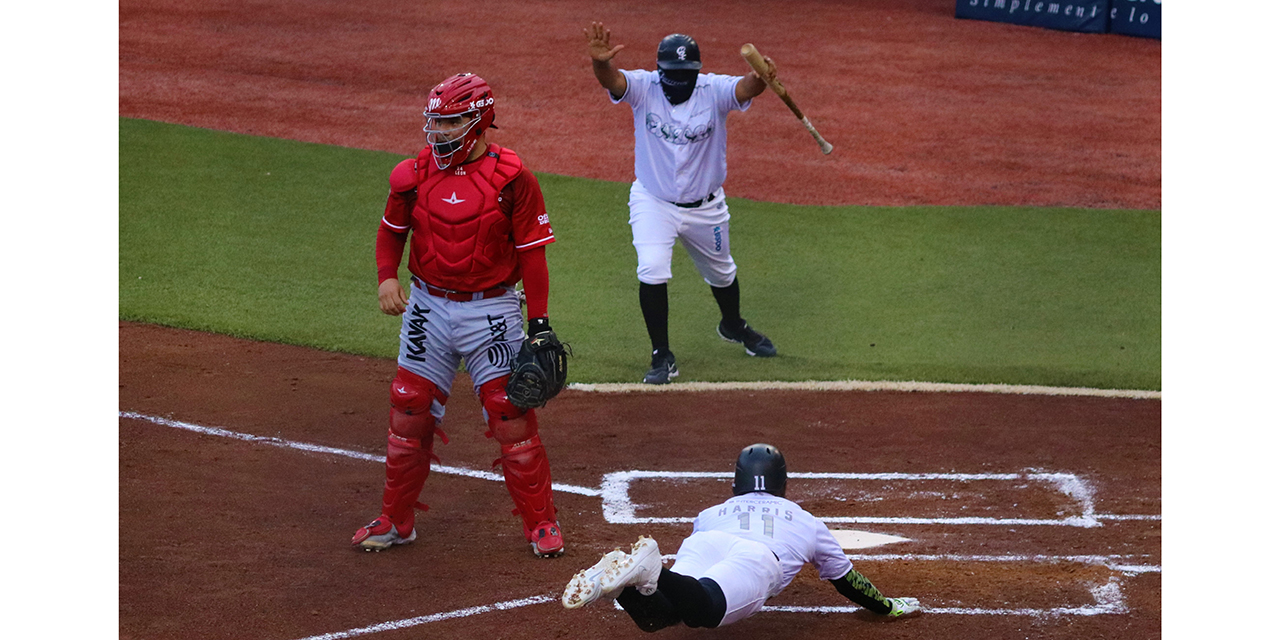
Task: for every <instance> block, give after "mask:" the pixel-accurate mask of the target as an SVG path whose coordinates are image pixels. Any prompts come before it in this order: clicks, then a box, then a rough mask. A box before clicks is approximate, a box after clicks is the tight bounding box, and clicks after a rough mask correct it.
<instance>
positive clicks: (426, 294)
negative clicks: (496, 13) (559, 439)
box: [351, 73, 564, 557]
mask: <svg viewBox="0 0 1280 640" xmlns="http://www.w3.org/2000/svg"><path fill="white" fill-rule="evenodd" d="M423 115H424V116H425V117H426V126H425V127H423V130H424V131H425V132H426V138H427V146H426V147H425V148H423V150H422V151H421V153H419V154H418V157H417V158H416V159H408V160H404V161H403V162H401V163H400V164H398V165H396V167H395V169H394V170H392V172H391V178H390V181H391V193H390V195H389V196H388V197H387V206H386V212H385V214H384V216H383V218H382V225H381V227H380V228H379V229H378V238H377V250H376V257H377V264H378V283H379V284H378V303H379V305H380V307H381V308H382V312H383V313H386V314H389V315H403V316H404V320H403V323H402V325H401V329H400V356H399V360H398V365H399V367H398V369H397V370H396V376H395V380H394V381H393V382H392V383H391V428H390V432H389V434H388V436H387V462H386V472H387V480H386V485H385V486H384V488H383V493H382V514H381V515H379V516H378V518H376V519H375V520H374V521H373V522H371V523H369V524H368V525H366V526H364V527H362V528H361V529H360V530H359V531H357V532H356V534H355V537H354V538H352V541H351V543H352V544H353V545H355V546H356V547H358V548H361V549H364V550H366V551H381V550H383V549H387V548H389V547H391V546H393V545H398V544H404V543H407V542H412V541H413V540H414V538H416V537H417V531H416V530H415V529H414V510H415V508H416V509H422V510H423V511H425V510H426V509H427V506H426V505H424V504H422V503H420V502H418V494H419V492H420V491H421V490H422V487H423V484H424V483H425V482H426V479H427V474H428V472H429V471H430V470H431V460H432V458H436V457H435V456H434V455H433V454H432V447H433V444H434V441H435V436H436V435H437V434H438V435H439V436H440V439H441V441H442V442H444V443H448V439H447V437H446V436H445V434H444V432H443V431H442V430H441V429H440V424H441V421H442V420H443V418H444V405H445V402H447V401H448V399H449V392H450V389H451V388H452V387H453V379H454V375H455V372H456V371H457V367H458V364H459V362H460V361H465V362H466V367H467V371H468V372H469V373H470V374H471V380H472V382H473V384H474V385H475V389H474V390H475V393H476V394H477V395H478V396H479V397H480V401H481V404H482V406H483V413H484V418H485V420H486V421H487V422H488V426H489V430H488V432H487V433H486V434H485V435H486V436H488V437H491V438H493V439H495V440H497V441H498V445H499V447H500V449H501V454H502V455H501V458H499V461H500V462H501V464H502V472H503V477H504V478H505V480H506V485H507V490H508V492H509V493H510V494H511V499H512V500H513V501H514V502H515V507H516V511H515V512H516V513H518V514H519V516H520V518H521V519H522V520H523V524H524V535H525V538H526V539H527V540H528V541H529V543H530V544H531V545H532V546H533V553H534V554H535V555H537V556H538V557H550V556H557V555H560V554H561V553H563V552H564V538H563V535H562V532H561V530H560V526H559V524H558V522H557V520H556V508H555V505H554V503H553V501H552V497H551V469H550V466H549V465H548V462H547V454H546V451H545V450H544V449H543V446H542V442H541V440H540V439H539V438H538V418H537V415H536V414H535V412H534V411H533V409H532V408H529V407H531V406H540V405H539V404H538V402H539V401H538V400H537V399H534V400H533V401H532V402H529V401H520V400H519V399H520V398H522V397H524V396H527V395H528V394H527V393H523V391H527V390H518V392H513V391H512V388H511V386H509V379H510V378H511V372H512V365H513V361H514V360H517V359H519V357H521V356H522V355H523V353H524V352H526V351H528V350H529V348H530V345H535V346H538V348H560V347H559V341H558V340H556V337H555V334H554V333H552V331H551V325H550V323H549V322H548V320H547V295H548V289H549V277H548V272H547V260H546V254H545V247H546V245H548V244H550V243H552V242H554V241H555V236H554V235H553V234H552V231H551V226H550V221H549V220H548V217H547V211H546V207H545V205H544V204H543V200H542V190H541V188H540V187H539V186H538V181H537V179H536V178H534V176H533V174H532V173H531V172H530V171H529V169H527V168H526V167H525V166H524V165H523V164H522V163H521V162H520V158H519V157H517V156H516V154H515V153H513V152H512V151H511V150H509V149H504V148H502V147H499V146H498V145H496V144H488V143H486V142H485V132H486V130H487V129H488V128H489V127H491V126H493V120H494V98H493V91H492V90H491V89H490V88H489V85H488V83H486V82H485V81H484V80H483V79H481V78H480V77H479V76H476V75H473V74H469V73H462V74H458V75H456V76H453V77H451V78H449V79H447V80H445V81H444V82H441V83H440V84H438V85H436V87H435V88H433V89H432V90H431V93H430V94H429V101H428V103H427V107H426V109H425V110H424V112H423ZM406 242H408V243H409V245H410V248H409V271H410V272H411V273H412V274H413V282H412V286H411V287H410V292H409V294H408V295H407V296H406V294H405V290H404V288H402V287H401V285H400V281H399V280H398V279H397V270H398V268H399V266H400V261H401V257H402V256H403V254H404V246H405V244H406ZM521 280H523V281H524V292H525V294H526V296H527V303H528V307H529V335H530V336H531V337H530V338H529V339H528V340H525V333H524V331H523V327H522V324H523V322H522V321H523V318H522V317H521V311H520V304H521V303H520V297H519V295H518V294H517V292H516V290H515V288H514V285H515V284H516V283H517V282H519V281H521ZM406 311H407V313H406ZM561 382H562V380H561ZM526 400H527V399H526ZM541 402H545V397H544V398H543V399H542V400H541ZM436 460H437V462H438V461H439V458H436Z"/></svg>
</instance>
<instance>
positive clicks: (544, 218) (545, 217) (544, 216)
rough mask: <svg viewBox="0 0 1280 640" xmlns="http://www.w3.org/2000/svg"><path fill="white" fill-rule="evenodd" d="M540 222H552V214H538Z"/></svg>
mask: <svg viewBox="0 0 1280 640" xmlns="http://www.w3.org/2000/svg"><path fill="white" fill-rule="evenodd" d="M538 224H551V216H549V215H547V214H545V213H544V214H542V215H539V216H538Z"/></svg>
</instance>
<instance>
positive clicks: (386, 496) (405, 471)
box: [382, 369, 449, 536]
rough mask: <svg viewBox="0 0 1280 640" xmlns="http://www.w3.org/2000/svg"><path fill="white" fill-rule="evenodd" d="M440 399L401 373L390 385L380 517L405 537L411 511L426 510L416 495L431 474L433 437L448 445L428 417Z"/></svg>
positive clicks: (423, 382)
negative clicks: (384, 472)
mask: <svg viewBox="0 0 1280 640" xmlns="http://www.w3.org/2000/svg"><path fill="white" fill-rule="evenodd" d="M445 400H447V396H444V394H442V393H441V392H440V391H439V390H438V389H436V386H435V385H434V384H433V383H431V381H429V380H427V379H426V378H423V377H421V376H418V375H416V374H414V373H412V372H410V371H407V370H405V369H400V370H399V371H397V372H396V379H395V380H394V381H393V382H392V383H391V412H390V421H391V428H390V429H389V430H388V431H387V482H386V485H385V486H384V487H383V490H382V513H383V515H385V516H387V517H388V518H390V519H391V521H392V523H394V524H395V526H396V530H397V531H398V532H399V533H400V534H401V535H402V536H407V535H409V533H410V532H411V531H413V510H414V508H415V507H416V508H419V509H421V510H423V511H426V510H427V505H425V504H422V503H420V502H418V494H419V493H421V492H422V486H423V485H424V484H426V481H427V475H428V474H429V473H430V472H431V460H432V459H433V458H435V459H436V460H437V461H439V458H436V457H435V455H434V454H433V453H432V449H433V448H434V445H435V434H436V433H439V434H440V439H441V440H442V441H443V442H445V443H446V444H448V442H449V440H448V437H447V436H445V434H444V431H441V430H440V429H438V428H437V427H436V417H435V416H434V415H432V413H431V407H432V405H433V404H434V403H435V402H439V403H440V404H444V401H445Z"/></svg>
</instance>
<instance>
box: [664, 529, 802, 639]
mask: <svg viewBox="0 0 1280 640" xmlns="http://www.w3.org/2000/svg"><path fill="white" fill-rule="evenodd" d="M671 570H672V571H674V572H676V573H679V574H681V575H686V576H690V577H693V578H711V579H712V580H715V581H716V584H718V585H720V590H721V591H724V600H725V610H724V618H723V619H722V620H720V626H722V627H723V626H725V625H727V624H732V623H734V622H737V621H739V620H742V619H743V618H746V617H748V616H750V615H751V614H753V613H755V612H757V611H759V610H760V608H761V607H763V606H764V601H765V600H768V599H769V598H770V597H773V596H775V595H777V594H778V592H779V591H781V590H782V587H783V586H784V585H783V584H782V565H781V564H779V563H778V558H777V556H774V555H773V552H772V551H770V550H769V547H766V546H765V545H763V544H761V543H759V542H756V541H755V540H748V539H746V538H740V537H738V536H735V535H733V534H731V533H725V532H723V531H698V532H696V533H694V534H693V535H691V536H689V537H688V538H685V539H684V542H683V543H681V544H680V550H679V551H677V552H676V562H675V564H674V565H672V566H671Z"/></svg>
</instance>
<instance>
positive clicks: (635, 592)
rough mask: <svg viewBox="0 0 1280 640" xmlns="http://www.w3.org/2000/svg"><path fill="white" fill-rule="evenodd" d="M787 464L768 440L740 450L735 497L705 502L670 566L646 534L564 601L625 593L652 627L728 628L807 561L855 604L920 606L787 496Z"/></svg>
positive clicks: (639, 619)
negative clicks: (894, 592)
mask: <svg viewBox="0 0 1280 640" xmlns="http://www.w3.org/2000/svg"><path fill="white" fill-rule="evenodd" d="M786 491H787V462H786V460H785V459H783V457H782V452H780V451H778V449H777V448H775V447H772V446H770V445H767V444H753V445H751V446H749V447H747V448H745V449H743V450H742V453H740V454H739V455H738V463H737V466H736V468H735V469H734V477H733V495H734V497H732V498H730V499H729V500H727V501H725V502H723V503H721V504H718V505H716V506H714V507H711V508H709V509H704V510H703V511H702V513H699V514H698V517H697V519H695V520H694V522H693V534H692V535H690V536H689V537H688V538H685V539H684V542H683V543H682V544H681V545H680V550H679V551H678V552H677V553H676V561H675V564H674V565H672V567H671V568H670V569H667V568H666V567H663V566H662V554H661V553H659V552H658V543H657V542H655V541H654V540H653V538H649V537H647V536H641V537H640V539H639V540H638V541H636V543H635V544H633V545H632V546H631V552H630V553H627V552H623V551H617V550H615V551H610V552H609V553H606V554H604V557H602V558H601V559H600V562H597V563H596V564H595V565H594V566H592V567H591V568H589V569H586V570H583V571H579V572H578V574H577V575H575V576H574V577H573V579H572V580H570V581H569V584H568V585H567V586H566V587H565V590H564V595H563V596H562V598H561V602H562V603H563V604H564V606H565V608H568V609H576V608H578V607H581V606H583V605H586V604H590V603H591V602H594V601H596V600H598V599H600V598H601V597H605V598H613V599H616V600H617V601H618V604H619V605H621V606H622V608H623V609H624V610H626V612H627V613H628V614H629V615H630V616H631V619H632V620H633V621H634V622H635V623H636V625H637V626H639V627H640V629H642V630H644V631H657V630H658V629H662V628H665V627H669V626H672V625H674V624H677V623H680V622H683V623H685V624H686V625H687V626H690V627H707V628H714V627H723V626H725V625H728V624H732V623H734V622H737V621H739V620H742V619H744V618H747V617H748V616H750V615H752V614H754V613H755V612H757V611H759V610H760V608H761V607H763V606H764V602H765V600H767V599H769V598H772V597H773V596H776V595H778V594H779V593H781V592H782V590H783V589H784V588H786V586H787V585H788V584H791V580H792V579H794V578H795V577H796V574H797V573H799V572H800V569H801V568H802V567H803V566H804V565H805V563H812V564H813V565H814V566H816V567H817V568H818V575H819V576H820V577H821V578H822V579H823V580H828V581H830V582H831V584H833V585H835V588H836V590H837V591H839V592H840V593H841V594H843V595H844V596H845V597H847V598H849V599H850V600H852V601H853V602H854V603H855V604H857V605H858V606H860V607H863V608H865V609H867V610H870V611H873V612H875V613H878V614H881V615H885V616H890V617H894V618H897V617H901V616H905V615H909V614H912V613H915V612H917V611H919V610H920V603H919V601H917V600H916V599H915V598H886V597H885V596H884V595H883V594H881V593H880V590H879V589H877V588H876V587H875V585H873V584H871V581H870V580H868V579H867V578H866V577H865V576H863V575H862V574H861V573H858V570H857V569H854V568H853V564H851V563H850V562H849V558H848V556H846V555H845V554H844V550H843V549H841V547H840V543H838V542H836V539H835V537H833V536H832V535H831V531H829V530H828V529H827V525H826V524H824V523H823V522H822V521H820V520H818V519H816V518H814V517H813V515H811V514H810V513H809V512H808V511H805V510H804V509H802V508H800V506H799V505H797V504H796V503H794V502H792V501H790V500H787V499H786V498H785V497H783V496H784V495H785V494H786Z"/></svg>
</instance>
